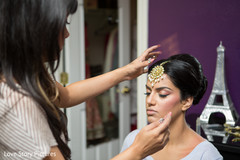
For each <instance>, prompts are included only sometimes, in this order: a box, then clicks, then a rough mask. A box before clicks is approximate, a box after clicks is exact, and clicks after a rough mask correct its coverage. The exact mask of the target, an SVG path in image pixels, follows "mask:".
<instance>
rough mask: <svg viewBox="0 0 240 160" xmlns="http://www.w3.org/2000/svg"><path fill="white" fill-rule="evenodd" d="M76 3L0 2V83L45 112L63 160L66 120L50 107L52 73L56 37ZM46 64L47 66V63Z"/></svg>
mask: <svg viewBox="0 0 240 160" xmlns="http://www.w3.org/2000/svg"><path fill="white" fill-rule="evenodd" d="M77 6H78V3H77V0H1V1H0V78H1V79H0V80H3V77H4V81H5V82H6V83H7V84H8V85H9V86H10V87H11V88H13V89H15V90H18V88H17V87H16V82H17V83H18V84H19V85H20V86H21V88H23V89H24V90H25V91H27V93H28V96H31V97H32V98H33V99H34V100H35V101H36V102H37V103H38V104H39V105H40V106H41V107H42V108H43V109H44V110H45V112H46V114H47V119H48V123H49V126H50V128H51V130H52V133H53V135H54V137H55V139H56V141H57V143H58V148H59V149H60V151H61V153H62V154H63V156H64V158H65V159H70V155H71V152H70V149H69V147H68V145H67V144H66V143H65V142H64V141H63V140H62V139H61V135H62V134H64V136H65V139H66V141H68V140H69V139H68V135H67V127H66V117H65V115H64V114H63V113H62V112H61V110H60V109H59V108H58V107H57V106H55V104H54V103H53V102H54V100H56V98H58V91H57V87H56V85H55V83H54V79H55V78H54V72H55V71H56V69H57V67H58V64H59V60H60V46H59V37H60V35H62V37H63V35H64V27H65V25H66V19H67V16H68V15H69V14H73V13H74V12H75V11H76V9H77ZM46 61H47V63H46Z"/></svg>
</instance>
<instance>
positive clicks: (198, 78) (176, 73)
mask: <svg viewBox="0 0 240 160" xmlns="http://www.w3.org/2000/svg"><path fill="white" fill-rule="evenodd" d="M165 61H168V62H167V63H165V64H164V66H163V67H164V73H166V74H167V75H168V76H169V78H170V79H171V81H172V83H173V84H174V85H175V86H176V87H177V88H179V89H180V93H181V99H182V100H185V99H186V98H188V97H193V104H194V105H195V104H198V103H199V101H200V100H201V99H202V97H203V95H204V93H205V91H206V89H207V85H208V81H207V79H206V77H205V76H204V74H203V70H202V66H201V64H200V63H199V61H198V60H197V59H196V58H195V57H193V56H192V55H190V54H176V55H173V56H171V57H169V58H168V59H162V60H160V61H157V62H156V63H154V64H153V65H152V66H151V67H150V68H149V70H148V73H150V72H151V70H152V69H153V68H154V67H155V66H156V65H160V64H161V63H162V62H165Z"/></svg>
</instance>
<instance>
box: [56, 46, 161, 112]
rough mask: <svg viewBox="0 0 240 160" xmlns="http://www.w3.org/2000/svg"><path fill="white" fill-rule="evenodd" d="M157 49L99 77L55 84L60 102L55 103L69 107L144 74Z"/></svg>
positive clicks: (152, 49) (154, 48)
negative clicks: (63, 84) (66, 84)
mask: <svg viewBox="0 0 240 160" xmlns="http://www.w3.org/2000/svg"><path fill="white" fill-rule="evenodd" d="M158 47H159V45H155V46H152V47H150V48H148V49H147V50H146V51H144V53H143V54H142V55H141V56H139V57H138V58H137V59H135V60H134V61H132V62H131V63H130V64H128V65H126V66H124V67H121V68H118V69H116V70H113V71H111V72H108V73H105V74H102V75H100V76H96V77H93V78H89V79H86V80H82V81H78V82H75V83H72V84H70V85H68V86H66V87H63V86H62V85H61V84H59V83H58V82H57V83H56V85H57V87H58V89H59V94H60V102H59V101H58V102H56V103H57V104H58V106H60V107H62V108H67V107H71V106H74V105H77V104H79V103H82V102H84V101H86V100H87V99H88V98H91V97H95V96H97V95H99V94H101V93H103V92H104V91H106V90H108V89H109V88H111V87H113V86H115V85H117V84H118V83H120V82H122V81H125V80H131V79H134V78H136V77H138V76H139V75H141V74H143V73H145V72H146V70H144V68H145V67H146V66H147V65H148V64H149V62H150V63H151V62H153V61H154V59H156V57H157V56H158V55H159V54H160V51H154V50H156V49H157V48H158ZM149 58H151V60H148V59H149Z"/></svg>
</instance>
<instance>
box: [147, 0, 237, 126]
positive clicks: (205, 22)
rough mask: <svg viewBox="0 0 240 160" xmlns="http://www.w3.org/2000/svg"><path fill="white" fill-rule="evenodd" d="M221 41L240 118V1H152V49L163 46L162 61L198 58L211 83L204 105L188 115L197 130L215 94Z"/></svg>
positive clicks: (150, 36)
mask: <svg viewBox="0 0 240 160" xmlns="http://www.w3.org/2000/svg"><path fill="white" fill-rule="evenodd" d="M220 41H222V42H223V46H225V48H226V52H225V71H226V80H227V85H228V89H229V92H230V95H231V98H232V101H233V103H234V105H235V108H236V109H237V112H238V113H239V114H240V94H239V93H238V92H239V91H240V0H201V1H193V0H149V46H152V45H155V44H159V43H161V44H163V47H162V49H163V51H164V53H163V54H162V55H161V56H160V58H166V57H169V56H170V55H171V54H173V53H181V52H185V53H189V54H192V55H194V56H195V57H197V59H198V60H199V61H200V62H201V64H202V66H203V70H204V73H205V75H206V77H207V79H208V82H209V85H208V89H207V92H206V94H205V96H204V97H203V99H202V101H201V102H200V103H199V104H198V105H196V106H192V107H191V109H190V110H189V111H188V113H187V121H188V122H189V123H190V124H191V127H193V128H195V120H196V117H197V116H199V115H200V114H201V112H202V110H203V108H204V106H205V105H206V103H207V100H208V97H209V95H210V93H211V90H212V86H213V81H214V76H215V68H216V57H217V52H216V48H217V46H218V45H219V42H220Z"/></svg>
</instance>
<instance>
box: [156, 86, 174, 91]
mask: <svg viewBox="0 0 240 160" xmlns="http://www.w3.org/2000/svg"><path fill="white" fill-rule="evenodd" d="M163 89H168V90H170V91H172V89H171V88H169V87H159V88H156V90H157V91H158V92H159V91H161V90H163Z"/></svg>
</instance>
